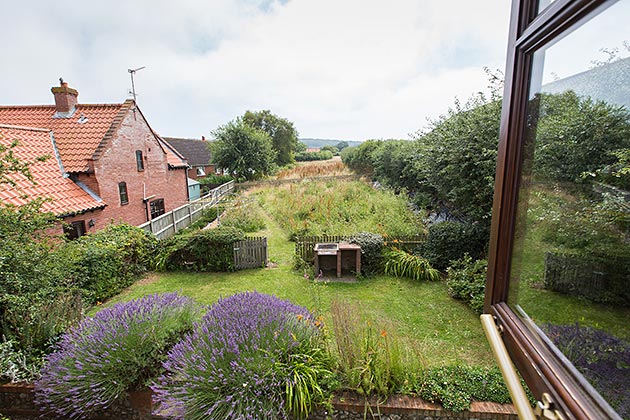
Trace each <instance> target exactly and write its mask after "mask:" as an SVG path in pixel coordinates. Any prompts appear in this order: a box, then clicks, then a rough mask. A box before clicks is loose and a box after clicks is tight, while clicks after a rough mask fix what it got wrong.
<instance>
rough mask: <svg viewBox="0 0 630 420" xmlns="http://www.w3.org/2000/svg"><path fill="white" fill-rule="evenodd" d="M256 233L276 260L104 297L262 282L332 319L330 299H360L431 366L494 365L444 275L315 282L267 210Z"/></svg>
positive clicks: (209, 299) (144, 283) (212, 291)
mask: <svg viewBox="0 0 630 420" xmlns="http://www.w3.org/2000/svg"><path fill="white" fill-rule="evenodd" d="M256 236H267V238H268V244H269V259H270V261H272V262H274V263H275V264H277V265H276V266H275V267H273V268H265V269H252V270H243V271H239V272H235V273H151V274H149V275H148V276H147V277H146V278H145V279H143V280H141V281H139V282H137V283H136V284H135V285H133V286H131V287H130V288H129V289H128V290H126V291H125V292H124V293H122V294H121V295H119V296H117V297H116V298H114V299H112V300H111V301H109V302H107V303H106V305H110V304H112V303H115V302H120V301H126V300H130V299H133V298H138V297H141V296H144V295H146V294H151V293H162V292H173V291H177V292H179V293H182V294H184V295H187V296H191V297H193V298H194V299H196V300H197V301H199V302H202V303H206V304H212V303H213V302H216V301H217V299H219V298H220V297H222V296H229V295H231V294H234V293H237V292H241V291H247V290H257V291H259V292H263V293H269V294H275V295H276V296H279V297H281V298H286V299H289V300H291V301H292V302H294V303H297V304H300V305H304V306H306V307H308V308H310V309H312V310H315V311H317V312H320V313H322V314H323V315H324V318H325V320H326V321H328V322H330V319H329V315H328V313H329V311H330V302H331V301H332V300H333V299H341V300H344V301H348V302H352V303H356V304H358V305H359V306H360V308H361V310H362V311H363V312H364V313H365V314H366V317H367V318H369V319H370V320H371V322H373V323H374V324H375V325H377V326H378V328H383V329H387V330H388V334H389V335H390V336H395V337H398V338H399V339H400V340H401V342H402V345H403V346H404V347H403V348H404V349H405V352H406V353H407V354H409V353H413V354H417V359H419V361H420V363H422V364H425V365H426V366H436V365H440V364H450V363H465V364H469V365H479V366H493V365H494V361H493V358H492V355H491V352H490V349H489V346H488V345H487V343H486V340H485V337H484V335H483V331H482V328H481V324H480V322H479V318H478V317H477V315H476V314H474V313H473V312H472V311H471V310H470V309H469V308H468V307H467V306H465V305H464V304H462V303H460V302H457V301H455V300H453V299H451V298H450V297H449V296H448V294H447V292H446V285H445V284H444V283H443V282H436V283H419V282H414V281H412V280H407V279H397V278H393V277H389V276H376V277H371V278H368V279H362V280H361V281H360V282H359V283H314V282H313V281H310V280H307V279H305V278H304V276H303V273H296V272H294V271H293V270H292V269H291V263H292V257H293V246H294V245H293V243H292V242H289V241H287V239H286V237H287V234H286V232H285V231H283V230H282V229H281V228H280V226H279V225H278V224H277V223H276V222H274V221H273V220H272V219H271V218H270V217H269V216H268V215H267V229H266V230H265V231H262V232H257V233H256ZM92 312H95V311H94V310H93V311H92Z"/></svg>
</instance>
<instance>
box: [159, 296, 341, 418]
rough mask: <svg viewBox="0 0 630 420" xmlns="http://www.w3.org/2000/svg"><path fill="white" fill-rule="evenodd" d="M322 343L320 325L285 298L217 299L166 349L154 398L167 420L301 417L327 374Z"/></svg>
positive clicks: (320, 392) (322, 394) (317, 395)
mask: <svg viewBox="0 0 630 420" xmlns="http://www.w3.org/2000/svg"><path fill="white" fill-rule="evenodd" d="M322 338H323V337H322V325H321V321H320V320H319V319H317V318H315V317H314V316H313V314H311V313H310V312H309V311H308V310H307V309H306V308H303V307H301V306H297V305H294V304H292V303H291V302H289V301H287V300H281V299H279V298H277V297H275V296H269V295H265V294H261V293H257V292H246V293H241V294H237V295H233V296H230V297H228V298H225V299H221V300H219V301H218V302H217V303H216V304H215V305H213V306H212V308H211V309H210V311H209V312H208V313H207V314H206V315H205V316H204V318H203V319H202V320H201V321H200V322H199V323H198V324H196V326H195V328H194V331H193V332H192V333H191V334H189V335H187V336H186V337H185V338H184V340H182V342H180V343H178V344H177V345H176V346H175V347H173V349H172V350H171V351H170V353H169V355H168V360H167V361H166V362H165V363H164V368H165V370H166V372H165V374H164V375H162V376H161V377H160V379H159V380H158V382H157V384H156V385H155V386H154V387H153V390H154V392H155V393H156V399H157V401H158V403H160V404H161V407H162V408H163V409H164V410H165V412H167V413H168V414H169V415H170V416H174V417H175V418H186V419H217V420H225V419H268V420H274V419H288V418H289V416H290V415H293V416H295V417H297V418H301V417H306V416H307V415H308V413H309V411H310V410H311V407H312V405H313V404H314V403H317V402H320V401H322V400H323V399H324V397H325V394H326V391H325V387H324V386H322V385H321V384H322V382H324V381H325V380H326V379H327V378H329V375H331V371H330V369H329V366H330V359H329V357H328V353H327V352H326V351H325V348H324V347H323V341H322Z"/></svg>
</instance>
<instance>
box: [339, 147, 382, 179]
mask: <svg viewBox="0 0 630 420" xmlns="http://www.w3.org/2000/svg"><path fill="white" fill-rule="evenodd" d="M382 146H383V141H382V140H366V141H364V142H363V143H361V144H360V145H359V146H355V147H346V148H345V149H343V151H342V152H341V153H340V156H341V160H342V161H343V163H345V164H346V165H347V166H348V167H349V168H350V169H352V170H353V171H355V172H357V173H360V174H366V175H372V173H373V172H374V156H373V153H374V152H375V151H376V150H378V149H380V148H381V147H382Z"/></svg>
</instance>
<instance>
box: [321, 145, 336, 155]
mask: <svg viewBox="0 0 630 420" xmlns="http://www.w3.org/2000/svg"><path fill="white" fill-rule="evenodd" d="M319 150H320V151H321V152H325V151H329V152H330V153H332V154H333V156H336V155H338V154H339V149H337V148H336V147H335V146H324V147H322V148H321V149H319Z"/></svg>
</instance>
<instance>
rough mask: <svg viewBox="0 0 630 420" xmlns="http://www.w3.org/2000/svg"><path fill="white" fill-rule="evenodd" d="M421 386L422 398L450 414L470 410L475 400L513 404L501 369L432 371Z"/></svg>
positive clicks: (477, 368)
mask: <svg viewBox="0 0 630 420" xmlns="http://www.w3.org/2000/svg"><path fill="white" fill-rule="evenodd" d="M421 384H422V385H421V388H420V389H419V390H418V394H419V395H420V397H421V398H423V399H425V400H427V401H429V402H433V403H440V404H442V406H443V407H444V408H445V409H447V410H450V411H463V410H467V409H469V408H470V403H471V402H472V401H474V400H476V401H492V402H497V403H502V404H506V403H509V402H511V399H510V393H509V392H508V390H507V387H506V386H505V384H504V382H503V377H502V376H501V371H500V370H499V369H498V368H494V369H488V368H482V367H475V366H460V365H456V366H441V367H437V368H431V369H428V370H427V371H426V372H425V373H424V375H423V378H422V380H421ZM525 389H527V387H525ZM530 399H532V398H531V396H530Z"/></svg>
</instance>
